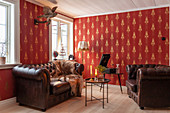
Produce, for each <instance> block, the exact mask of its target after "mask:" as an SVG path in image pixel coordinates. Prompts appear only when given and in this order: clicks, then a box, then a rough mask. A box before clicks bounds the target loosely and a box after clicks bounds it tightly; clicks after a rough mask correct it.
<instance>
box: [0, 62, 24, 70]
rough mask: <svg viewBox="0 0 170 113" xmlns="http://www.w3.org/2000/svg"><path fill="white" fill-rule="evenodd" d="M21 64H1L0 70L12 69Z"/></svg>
mask: <svg viewBox="0 0 170 113" xmlns="http://www.w3.org/2000/svg"><path fill="white" fill-rule="evenodd" d="M20 64H21V63H15V64H0V69H12V68H13V67H15V66H17V65H20Z"/></svg>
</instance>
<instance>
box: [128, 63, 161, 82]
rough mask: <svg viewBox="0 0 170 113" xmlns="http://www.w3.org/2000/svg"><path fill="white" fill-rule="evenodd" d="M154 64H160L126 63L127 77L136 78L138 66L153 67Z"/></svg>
mask: <svg viewBox="0 0 170 113" xmlns="http://www.w3.org/2000/svg"><path fill="white" fill-rule="evenodd" d="M156 66H161V65H159V64H157V65H156V64H139V65H136V64H133V65H127V66H126V71H127V73H128V79H136V74H137V70H138V69H139V68H142V67H144V68H155V67H156Z"/></svg>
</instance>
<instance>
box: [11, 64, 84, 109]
mask: <svg viewBox="0 0 170 113" xmlns="http://www.w3.org/2000/svg"><path fill="white" fill-rule="evenodd" d="M75 70H76V72H77V73H79V74H80V75H81V73H82V71H83V70H84V66H83V64H79V63H76V64H75ZM54 72H55V64H54V63H52V62H49V63H46V64H35V65H20V66H16V67H14V68H13V75H14V76H15V78H16V93H17V94H16V99H17V100H16V101H17V102H19V104H20V105H28V106H31V107H34V108H39V109H41V110H42V111H46V109H47V108H49V107H52V106H54V105H56V104H58V103H61V102H62V101H64V100H66V99H68V98H70V97H72V95H71V86H70V84H69V82H65V81H58V80H56V81H55V80H54V81H51V80H50V76H51V74H52V73H54ZM80 95H81V94H80Z"/></svg>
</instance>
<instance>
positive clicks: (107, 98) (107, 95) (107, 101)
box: [107, 83, 108, 103]
mask: <svg viewBox="0 0 170 113" xmlns="http://www.w3.org/2000/svg"><path fill="white" fill-rule="evenodd" d="M107 103H108V83H107Z"/></svg>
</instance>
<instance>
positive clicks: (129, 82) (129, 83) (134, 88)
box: [126, 79, 137, 92]
mask: <svg viewBox="0 0 170 113" xmlns="http://www.w3.org/2000/svg"><path fill="white" fill-rule="evenodd" d="M126 86H127V87H128V88H129V89H130V90H132V91H133V92H137V84H136V80H133V79H131V80H126Z"/></svg>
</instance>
